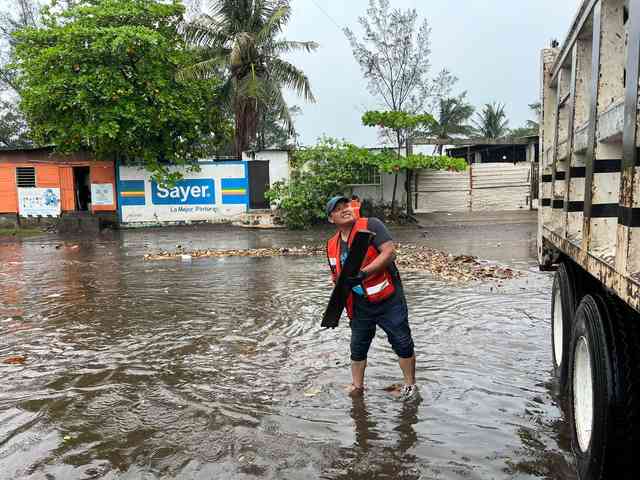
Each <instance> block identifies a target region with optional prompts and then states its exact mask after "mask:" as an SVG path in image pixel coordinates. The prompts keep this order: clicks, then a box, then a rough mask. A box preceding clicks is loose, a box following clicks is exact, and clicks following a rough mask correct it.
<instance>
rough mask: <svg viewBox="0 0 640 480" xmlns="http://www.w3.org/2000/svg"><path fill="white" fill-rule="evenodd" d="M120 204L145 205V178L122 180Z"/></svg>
mask: <svg viewBox="0 0 640 480" xmlns="http://www.w3.org/2000/svg"><path fill="white" fill-rule="evenodd" d="M119 190H120V204H121V205H122V206H133V205H144V204H145V200H144V180H120V185H119Z"/></svg>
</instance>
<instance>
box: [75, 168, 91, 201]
mask: <svg viewBox="0 0 640 480" xmlns="http://www.w3.org/2000/svg"><path fill="white" fill-rule="evenodd" d="M73 189H74V192H75V198H76V210H78V211H81V212H83V211H87V210H89V207H90V206H91V175H90V169H89V167H73Z"/></svg>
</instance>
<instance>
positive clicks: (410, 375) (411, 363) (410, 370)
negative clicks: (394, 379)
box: [391, 353, 416, 396]
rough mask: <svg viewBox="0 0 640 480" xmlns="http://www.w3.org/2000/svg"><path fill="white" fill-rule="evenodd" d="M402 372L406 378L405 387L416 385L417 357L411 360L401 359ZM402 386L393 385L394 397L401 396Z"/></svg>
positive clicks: (414, 356)
mask: <svg viewBox="0 0 640 480" xmlns="http://www.w3.org/2000/svg"><path fill="white" fill-rule="evenodd" d="M398 363H399V364H400V370H402V376H403V377H404V384H405V385H415V383H416V355H415V353H414V354H413V356H411V357H409V358H399V359H398ZM401 388H402V385H393V390H392V391H391V393H392V395H396V396H397V395H400V389H401Z"/></svg>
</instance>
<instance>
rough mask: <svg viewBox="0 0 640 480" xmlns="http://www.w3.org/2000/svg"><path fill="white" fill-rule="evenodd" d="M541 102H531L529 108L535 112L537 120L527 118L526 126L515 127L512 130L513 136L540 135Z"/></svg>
mask: <svg viewBox="0 0 640 480" xmlns="http://www.w3.org/2000/svg"><path fill="white" fill-rule="evenodd" d="M541 108H542V106H541V104H540V102H534V103H530V104H529V109H530V110H531V111H532V112H533V113H534V114H535V118H536V119H535V120H527V121H526V122H525V124H524V126H522V127H519V128H514V129H513V130H511V133H510V134H511V136H512V137H515V138H518V137H529V136H532V135H538V134H539V133H540V123H539V122H540V113H541Z"/></svg>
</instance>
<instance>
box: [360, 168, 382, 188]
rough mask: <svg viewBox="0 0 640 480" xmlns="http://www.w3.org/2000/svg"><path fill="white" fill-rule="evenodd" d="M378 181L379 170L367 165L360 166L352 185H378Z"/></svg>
mask: <svg viewBox="0 0 640 480" xmlns="http://www.w3.org/2000/svg"><path fill="white" fill-rule="evenodd" d="M380 183H381V180H380V170H378V169H377V168H376V167H373V166H370V165H367V166H366V167H362V170H361V171H360V172H359V174H358V176H357V180H356V181H355V182H354V185H380Z"/></svg>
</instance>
